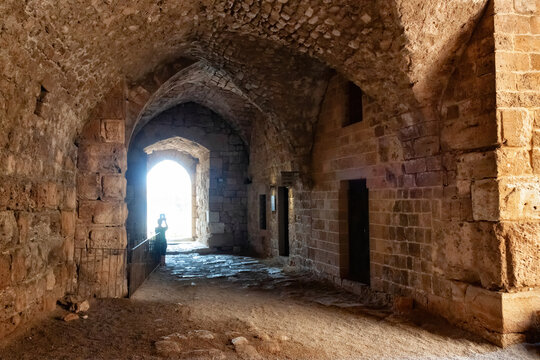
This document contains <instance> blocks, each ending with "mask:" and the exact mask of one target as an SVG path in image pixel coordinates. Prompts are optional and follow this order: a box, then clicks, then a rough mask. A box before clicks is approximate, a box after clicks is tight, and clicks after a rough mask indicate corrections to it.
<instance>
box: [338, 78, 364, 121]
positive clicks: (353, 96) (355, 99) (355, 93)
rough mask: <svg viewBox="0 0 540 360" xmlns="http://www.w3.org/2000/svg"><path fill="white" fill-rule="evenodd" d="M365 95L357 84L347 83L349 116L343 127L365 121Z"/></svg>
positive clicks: (346, 117)
mask: <svg viewBox="0 0 540 360" xmlns="http://www.w3.org/2000/svg"><path fill="white" fill-rule="evenodd" d="M363 96H364V93H363V91H362V89H360V88H359V87H358V86H356V84H355V83H353V82H351V81H349V82H348V83H347V114H346V116H345V119H344V121H343V126H348V125H352V124H356V123H359V122H361V121H363V120H364V105H363Z"/></svg>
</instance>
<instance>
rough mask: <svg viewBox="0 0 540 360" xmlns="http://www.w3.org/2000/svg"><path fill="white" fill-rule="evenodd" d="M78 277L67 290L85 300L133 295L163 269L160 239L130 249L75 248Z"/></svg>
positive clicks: (145, 241) (138, 244)
mask: <svg viewBox="0 0 540 360" xmlns="http://www.w3.org/2000/svg"><path fill="white" fill-rule="evenodd" d="M74 260H75V269H74V270H75V278H73V277H70V279H73V280H68V284H67V286H66V289H67V291H68V292H69V293H73V294H78V295H80V296H83V297H98V298H111V297H112V298H118V297H125V296H128V297H129V296H131V295H133V293H134V292H135V291H136V290H137V289H138V288H139V286H141V285H142V283H143V282H144V281H145V280H146V278H147V277H148V276H149V275H150V274H151V273H152V272H153V271H154V270H155V269H156V268H157V267H158V266H159V263H160V261H161V254H160V253H159V249H158V248H157V247H156V236H153V237H151V238H148V239H145V240H143V241H140V242H138V243H137V244H136V245H134V246H133V247H132V248H130V249H108V248H75V253H74Z"/></svg>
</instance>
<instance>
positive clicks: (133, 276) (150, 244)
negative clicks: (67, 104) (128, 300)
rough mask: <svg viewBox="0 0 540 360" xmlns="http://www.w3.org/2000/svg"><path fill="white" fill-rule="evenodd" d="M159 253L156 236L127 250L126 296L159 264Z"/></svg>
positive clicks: (131, 293)
mask: <svg viewBox="0 0 540 360" xmlns="http://www.w3.org/2000/svg"><path fill="white" fill-rule="evenodd" d="M160 261H161V254H160V253H159V249H158V248H157V247H156V236H152V237H151V238H148V239H146V240H144V241H142V242H140V243H139V244H137V245H135V246H134V247H133V248H131V249H130V250H129V252H128V296H130V297H131V295H133V293H134V292H135V291H136V290H137V289H138V288H139V286H141V285H142V283H143V282H144V281H145V280H146V278H147V277H148V276H149V275H150V274H151V273H152V272H153V271H154V270H155V269H156V268H157V267H158V266H159V263H160Z"/></svg>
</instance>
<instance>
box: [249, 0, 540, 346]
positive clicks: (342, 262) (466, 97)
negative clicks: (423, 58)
mask: <svg viewBox="0 0 540 360" xmlns="http://www.w3.org/2000/svg"><path fill="white" fill-rule="evenodd" d="M503 6H505V7H504V8H503ZM523 7H525V8H526V10H523ZM495 9H497V11H495ZM519 9H521V10H519ZM523 11H525V13H523ZM535 11H536V7H535V6H532V5H531V6H529V5H524V3H523V2H519V1H517V2H515V3H514V2H513V1H510V2H494V3H492V4H490V6H488V7H487V8H486V10H485V12H484V13H483V15H482V17H481V19H480V21H479V23H478V25H477V27H476V28H475V29H474V31H473V35H472V38H471V39H470V41H469V42H468V43H467V44H465V45H464V46H463V49H462V51H461V56H460V58H459V59H458V61H456V64H455V70H454V71H453V73H452V75H451V77H450V79H449V82H448V83H447V84H446V90H445V92H444V94H443V96H442V98H441V102H440V105H439V108H438V110H435V109H434V108H436V107H435V106H434V107H433V108H419V109H418V111H411V112H406V113H402V114H401V115H398V114H397V112H394V113H392V112H389V111H388V110H387V109H386V108H385V107H383V106H380V105H379V104H378V103H377V101H375V100H374V99H371V98H370V97H368V96H364V110H363V112H364V120H363V121H362V122H360V123H356V124H353V125H349V126H346V127H344V126H343V123H344V122H345V119H346V117H347V116H348V113H347V98H348V94H347V86H348V85H347V83H348V82H347V80H346V79H345V78H343V77H341V76H339V75H336V76H334V77H332V79H331V80H330V82H329V85H328V88H327V91H326V95H325V97H324V101H323V103H322V106H321V110H320V115H319V122H318V125H317V128H316V131H315V139H314V145H313V150H312V170H313V174H312V175H313V176H312V180H313V183H312V184H311V182H310V181H309V180H307V181H302V179H300V180H299V181H297V182H296V183H295V186H293V189H292V191H291V194H290V196H291V199H292V201H293V209H291V210H290V213H291V214H292V215H291V217H290V222H291V228H290V230H291V231H290V244H291V256H290V259H289V263H291V264H297V265H303V266H307V267H309V268H311V269H313V270H315V271H316V272H318V273H319V274H321V275H322V276H324V277H328V278H330V279H332V280H334V281H335V282H336V283H338V284H341V285H343V286H350V285H351V284H350V281H348V280H346V277H347V274H348V254H347V251H348V249H347V247H348V244H347V242H348V229H347V181H348V180H351V179H360V178H362V179H367V186H368V188H369V201H370V208H369V210H370V213H369V220H370V227H369V232H370V248H371V254H370V258H371V288H372V289H373V290H375V291H381V292H385V293H389V294H393V295H398V296H410V297H413V298H414V299H415V301H416V304H417V306H421V307H424V308H427V309H428V310H430V311H433V312H435V313H438V314H440V315H442V316H444V317H446V318H448V319H449V320H451V321H452V322H454V323H456V324H459V325H461V326H463V327H466V328H468V329H471V330H473V331H475V332H477V333H479V334H481V335H482V336H484V337H486V338H487V339H489V340H490V341H493V342H495V343H498V344H501V345H507V344H510V343H512V342H516V341H521V340H522V339H523V338H524V335H523V333H524V332H525V331H527V330H528V329H529V327H530V326H531V321H532V319H533V315H532V314H533V313H534V311H536V310H538V309H539V308H540V304H539V303H538V299H539V297H538V290H535V289H536V287H537V286H538V284H537V283H536V282H537V280H538V279H539V278H540V277H539V276H538V267H537V266H536V264H537V263H538V262H539V261H538V254H540V252H539V249H538V246H540V245H539V244H540V243H539V242H538V241H537V236H535V235H534V234H537V230H538V229H537V225H538V217H537V215H538V209H540V207H538V206H537V204H536V203H537V197H538V194H539V193H540V192H539V191H538V188H537V186H538V185H537V181H538V175H537V174H536V173H535V170H534V164H535V161H536V148H537V145H536V143H535V139H536V135H537V134H536V132H537V125H536V122H535V115H536V114H537V111H538V108H537V106H538V104H537V102H538V101H537V94H536V92H535V91H536V88H537V87H538V86H537V85H538V84H537V82H536V75H537V74H536V73H535V70H537V69H536V68H535V59H536V58H535V54H536V53H535V51H537V50H536V49H537V47H534V44H535V41H537V38H536V37H535V36H534V34H535V31H537V27H535V26H536V25H537V23H536V22H537V16H536V13H535ZM518 23H519V24H520V25H519V26H517V24H518ZM535 29H536V30H535ZM516 32H517V33H516ZM504 46H506V47H507V48H504ZM505 116H506V118H507V120H506V121H507V123H506V124H505ZM257 126H259V127H262V126H261V125H255V130H254V131H253V133H254V136H253V139H252V143H253V144H257V145H255V146H254V149H253V151H252V152H251V159H250V164H251V165H250V174H253V178H254V184H253V185H252V188H251V189H250V198H249V204H250V209H253V210H255V209H258V195H259V194H267V197H268V198H270V195H271V194H272V193H273V191H274V186H275V185H276V184H277V185H279V182H280V180H279V179H280V178H279V174H280V172H281V171H290V170H291V168H290V164H289V163H288V162H287V160H286V159H287V154H286V152H284V151H283V150H282V151H281V152H279V151H278V152H275V153H272V150H268V149H267V148H268V147H269V146H270V147H271V145H268V143H266V144H263V142H264V137H263V136H261V135H260V132H261V128H259V129H258V128H257ZM257 129H258V130H257ZM505 129H506V130H505ZM263 131H266V133H271V131H268V130H267V129H264V130H263ZM265 146H266V147H267V148H266V149H265ZM276 149H277V147H276ZM281 154H283V155H281ZM261 163H264V164H265V166H262V165H259V164H261ZM269 164H272V165H269ZM250 214H251V216H250V218H249V222H250V223H249V229H250V245H251V247H252V249H254V250H255V251H258V252H260V253H264V254H267V255H273V256H276V255H277V243H278V231H277V229H278V226H277V214H275V213H270V212H268V214H270V215H269V227H268V229H267V230H259V229H258V228H257V226H258V216H257V214H258V212H257V211H250ZM524 290H525V291H524Z"/></svg>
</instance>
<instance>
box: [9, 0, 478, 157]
mask: <svg viewBox="0 0 540 360" xmlns="http://www.w3.org/2000/svg"><path fill="white" fill-rule="evenodd" d="M485 3H486V0H470V1H463V0H448V1H424V0H388V1H387V0H380V1H367V0H363V1H358V0H338V1H328V0H325V1H321V0H302V1H289V0H264V1H262V0H259V1H253V0H249V1H211V0H201V1H172V0H153V1H150V0H138V1H129V2H123V1H117V0H92V1H87V0H68V1H62V2H58V1H50V0H42V1H38V0H35V1H32V0H29V1H25V2H21V1H19V0H7V1H3V2H2V4H0V12H1V14H2V15H1V19H0V115H1V120H0V121H1V126H0V128H1V130H2V132H3V133H5V134H10V129H11V127H12V125H13V124H15V123H16V124H17V126H27V127H28V126H32V124H33V123H34V120H33V117H34V116H35V115H34V114H33V112H34V108H35V103H36V98H38V97H39V96H40V91H41V92H42V91H43V90H42V89H43V88H45V89H46V91H47V96H48V100H49V103H51V104H52V103H54V104H59V105H58V106H55V107H51V106H47V105H45V106H44V109H43V111H42V112H41V113H40V115H39V116H41V117H43V118H45V119H47V120H48V123H47V125H45V126H44V127H43V129H39V130H36V133H35V136H43V135H46V134H51V139H52V141H53V142H55V141H57V142H58V145H61V144H63V143H64V142H65V143H66V144H68V145H69V142H70V141H71V140H68V139H72V138H73V137H74V136H75V135H76V133H77V131H80V129H81V127H82V125H83V124H84V122H85V121H86V119H87V116H88V114H89V112H90V111H91V110H92V108H93V107H94V106H95V105H96V103H97V102H98V101H99V100H100V99H101V98H102V97H103V96H104V95H105V94H106V93H107V91H108V90H109V89H110V88H111V87H113V86H114V85H115V84H117V83H118V81H120V80H121V79H122V78H125V79H127V81H128V82H130V83H137V82H138V81H139V80H140V79H143V78H144V77H145V76H148V74H151V73H152V72H153V71H155V69H157V68H158V67H159V66H161V65H162V64H167V63H172V62H174V61H175V60H176V59H178V58H181V57H189V58H192V59H194V61H197V60H202V61H203V62H201V63H199V64H198V65H196V66H197V68H196V69H197V70H193V69H192V70H190V71H197V72H199V74H200V76H199V77H198V80H197V81H190V80H189V77H190V76H193V73H189V71H188V72H187V73H182V74H183V75H182V74H179V75H178V78H176V80H174V79H172V80H171V82H168V83H167V84H166V86H165V88H163V89H161V90H160V95H162V96H164V97H165V98H166V100H159V101H158V100H157V99H156V97H153V98H152V103H151V104H149V105H148V106H145V108H144V109H145V113H144V114H143V115H141V116H140V118H141V119H146V118H147V117H148V116H150V115H151V114H154V113H155V112H156V111H157V110H159V109H160V108H159V107H156V104H157V103H165V104H166V105H163V104H162V105H163V106H170V105H172V104H173V103H174V102H181V101H183V100H179V99H182V98H184V99H185V100H186V101H188V100H189V101H200V102H201V103H203V104H205V105H207V106H209V107H211V108H213V109H214V110H215V111H217V112H219V113H220V114H221V115H222V116H224V117H225V118H227V119H229V121H231V119H232V118H236V119H237V122H236V123H234V124H235V126H236V127H237V128H238V130H239V132H240V133H241V135H242V136H243V137H244V139H245V140H246V141H247V142H249V120H248V119H246V118H245V117H244V118H243V119H240V117H239V114H237V113H236V112H242V113H244V110H245V111H247V113H248V117H249V116H250V115H249V113H250V112H258V111H261V112H262V113H264V114H265V116H266V117H267V118H268V120H269V121H271V122H272V124H273V125H274V126H275V128H276V129H277V130H278V131H281V132H282V133H284V135H285V137H286V138H288V139H289V140H290V142H291V149H292V150H295V151H297V152H300V153H302V152H305V151H308V150H309V147H310V139H311V135H310V134H311V130H312V127H313V126H312V125H313V123H314V122H316V117H317V114H318V106H319V104H320V101H321V98H322V95H323V94H324V91H325V86H326V78H327V75H328V71H329V68H333V69H336V70H337V71H339V72H341V73H343V74H344V75H345V76H347V77H348V78H350V79H351V80H353V81H354V82H356V83H357V84H358V85H360V86H361V87H362V89H363V90H364V91H365V92H366V93H367V94H368V95H369V96H371V97H372V98H374V99H376V100H378V101H379V102H380V103H381V105H382V106H384V107H387V108H388V109H392V111H394V112H395V113H396V114H399V113H403V112H407V111H409V110H411V109H413V108H418V107H422V106H428V105H431V104H433V103H436V101H437V98H438V96H439V95H440V93H441V91H442V89H443V88H444V85H445V78H444V77H441V76H440V74H442V73H448V74H449V72H448V71H447V68H448V67H449V66H451V62H452V59H453V58H454V57H455V56H456V54H458V52H459V51H458V50H459V45H460V44H462V43H463V39H464V38H466V36H468V34H469V33H470V31H471V30H472V28H473V26H474V24H475V20H476V19H477V18H478V16H479V14H480V13H481V11H482V9H483V7H484V5H485ZM203 64H204V65H203ZM185 71H187V70H185ZM204 72H206V74H203V73H204ZM182 76H183V78H182ZM180 78H182V79H180ZM435 79H436V80H435ZM187 84H190V85H193V87H192V88H189V86H187ZM42 87H43V88H42ZM171 91H173V92H174V98H173V96H172V93H171ZM203 94H204V95H203ZM240 102H245V104H244V105H242V106H240V107H239V106H238V105H239V103H240ZM244 115H245V114H244ZM238 119H240V120H238ZM10 124H11V125H10ZM52 134H57V135H60V136H59V137H58V136H57V135H54V136H52ZM15 136H16V135H15V134H12V137H15ZM55 139H58V140H55ZM0 140H1V142H2V144H1V145H4V143H6V142H7V136H4V139H1V137H0ZM11 140H13V139H11ZM21 141H23V140H21ZM28 141H31V139H28Z"/></svg>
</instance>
